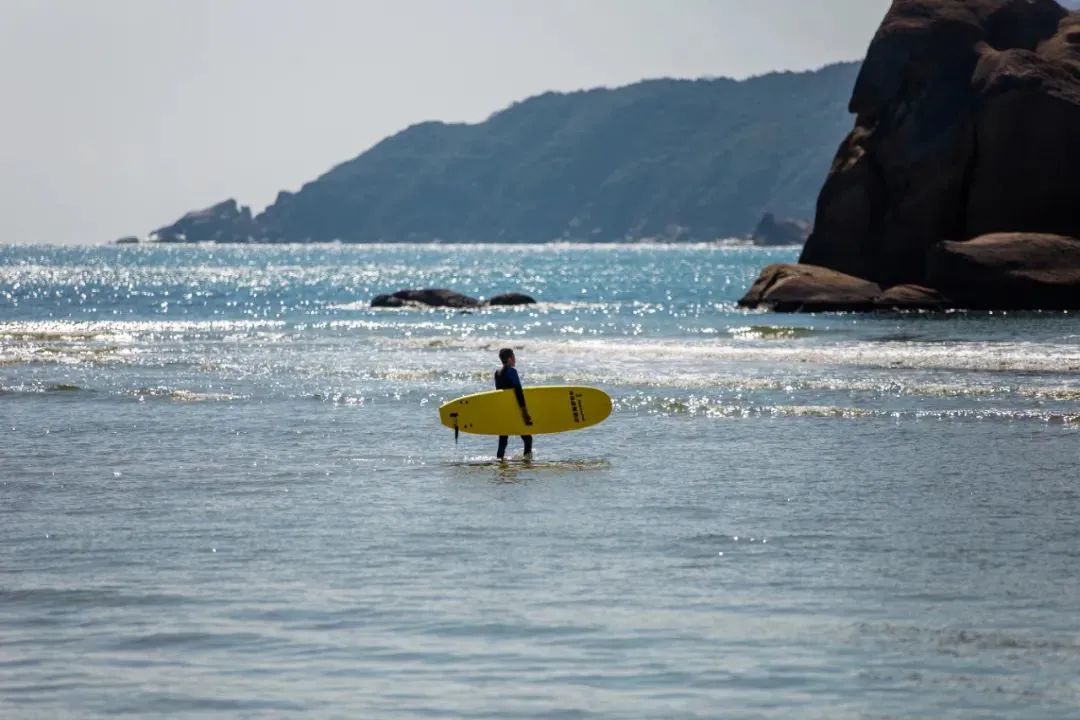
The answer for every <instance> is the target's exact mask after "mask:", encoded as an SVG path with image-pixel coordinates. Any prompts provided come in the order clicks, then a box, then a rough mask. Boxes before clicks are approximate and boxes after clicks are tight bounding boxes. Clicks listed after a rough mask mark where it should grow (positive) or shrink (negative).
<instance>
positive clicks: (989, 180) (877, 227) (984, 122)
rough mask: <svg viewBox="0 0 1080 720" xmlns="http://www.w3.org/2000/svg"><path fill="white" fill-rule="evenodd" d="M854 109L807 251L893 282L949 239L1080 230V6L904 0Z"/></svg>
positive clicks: (884, 29) (914, 271)
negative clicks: (1076, 8) (1075, 9)
mask: <svg viewBox="0 0 1080 720" xmlns="http://www.w3.org/2000/svg"><path fill="white" fill-rule="evenodd" d="M850 109H851V111H852V112H854V113H855V114H856V115H857V118H856V122H855V129H854V130H853V131H852V132H851V134H850V135H848V137H847V139H846V140H845V141H844V143H843V145H842V146H841V148H840V151H839V153H838V154H837V156H836V159H835V160H834V162H833V166H832V169H831V171H830V173H829V176H828V179H827V180H826V183H825V186H824V188H823V189H822V192H821V195H820V197H819V198H818V208H817V217H816V219H815V227H814V231H813V233H812V234H811V236H810V238H809V240H808V241H807V243H806V246H805V248H804V250H803V253H802V257H801V258H800V262H803V263H808V264H813V265H821V266H824V267H829V268H832V269H834V270H838V271H840V272H845V273H849V274H852V275H856V276H858V277H863V278H867V279H868V280H871V281H874V282H877V283H879V284H881V285H882V286H891V285H896V284H901V283H923V282H925V277H926V269H927V255H928V252H929V251H930V249H931V248H932V247H934V246H935V245H937V244H938V243H939V242H941V241H943V240H954V241H955V240H966V239H969V238H972V237H976V236H979V235H983V234H986V233H992V232H1012V231H1026V232H1035V233H1056V234H1061V235H1067V236H1073V237H1080V212H1078V210H1077V209H1078V208H1080V178H1078V174H1080V13H1076V12H1074V13H1072V14H1070V13H1069V12H1068V11H1067V10H1065V9H1064V8H1062V7H1061V6H1060V5H1058V4H1057V3H1056V2H1054V1H1053V0H894V2H893V4H892V7H891V9H890V10H889V12H888V14H887V15H886V17H885V20H884V21H883V23H882V25H881V28H880V29H879V30H878V32H877V35H876V36H875V37H874V40H873V42H872V43H871V45H870V48H869V51H868V53H867V57H866V61H865V63H864V64H863V67H862V70H861V71H860V73H859V78H858V80H857V81H856V84H855V90H854V94H853V96H852V99H851V104H850ZM936 277H937V278H938V279H939V280H940V279H941V276H940V274H938V275H936ZM939 289H942V290H944V291H945V292H946V294H948V293H949V289H948V288H946V287H939ZM1032 297H1034V296H1032Z"/></svg>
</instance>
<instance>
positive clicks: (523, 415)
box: [522, 412, 532, 425]
mask: <svg viewBox="0 0 1080 720" xmlns="http://www.w3.org/2000/svg"><path fill="white" fill-rule="evenodd" d="M522 417H524V418H525V424H526V425H532V417H530V416H529V413H527V412H526V413H522Z"/></svg>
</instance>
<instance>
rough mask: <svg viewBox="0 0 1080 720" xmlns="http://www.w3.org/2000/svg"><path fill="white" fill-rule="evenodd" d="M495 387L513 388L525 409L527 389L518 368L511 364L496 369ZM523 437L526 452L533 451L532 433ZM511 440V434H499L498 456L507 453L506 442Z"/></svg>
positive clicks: (500, 388) (501, 388)
mask: <svg viewBox="0 0 1080 720" xmlns="http://www.w3.org/2000/svg"><path fill="white" fill-rule="evenodd" d="M495 389H496V390H513V391H514V395H515V396H517V401H518V406H519V407H520V408H522V409H525V391H524V390H522V389H521V378H519V377H518V374H517V370H515V369H514V368H512V367H510V366H509V365H503V366H502V367H501V368H500V369H498V370H496V371H495ZM521 439H522V440H524V441H525V454H526V455H528V454H529V453H531V452H532V435H522V436H521ZM509 441H510V436H509V435H500V436H499V451H498V453H497V454H496V457H498V458H499V459H500V460H501V459H502V458H503V456H504V455H505V454H506V444H507V443H508V442H509Z"/></svg>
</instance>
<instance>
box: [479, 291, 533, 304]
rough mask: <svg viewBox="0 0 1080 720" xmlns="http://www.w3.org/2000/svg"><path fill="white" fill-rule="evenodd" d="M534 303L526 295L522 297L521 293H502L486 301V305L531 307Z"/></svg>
mask: <svg viewBox="0 0 1080 720" xmlns="http://www.w3.org/2000/svg"><path fill="white" fill-rule="evenodd" d="M535 302H536V300H534V299H533V298H531V297H529V296H528V295H522V294H521V293H503V294H502V295H496V296H495V297H493V298H491V299H489V300H488V301H487V304H488V305H532V304H534V303H535Z"/></svg>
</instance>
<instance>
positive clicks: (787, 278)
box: [739, 263, 881, 312]
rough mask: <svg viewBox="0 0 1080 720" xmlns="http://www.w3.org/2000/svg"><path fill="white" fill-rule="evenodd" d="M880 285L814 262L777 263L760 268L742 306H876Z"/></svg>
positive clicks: (801, 308) (834, 308) (858, 308)
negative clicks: (875, 301)
mask: <svg viewBox="0 0 1080 720" xmlns="http://www.w3.org/2000/svg"><path fill="white" fill-rule="evenodd" d="M879 295H881V288H880V287H878V286H877V285H876V284H875V283H872V282H867V281H866V280H862V279H860V278H857V277H852V276H851V275H845V274H844V273H840V272H836V271H835V270H830V269H828V268H823V267H815V266H813V265H795V264H790V263H778V264H775V265H769V266H768V267H766V268H765V269H764V270H762V271H761V275H760V277H758V279H757V282H755V283H754V286H753V287H751V288H750V291H749V292H748V293H746V295H745V296H744V297H743V298H742V299H741V300H739V305H740V307H748V308H756V307H762V306H764V307H767V308H769V309H771V310H774V311H776V312H835V311H865V310H873V309H874V300H875V298H877V297H878V296H879Z"/></svg>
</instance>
